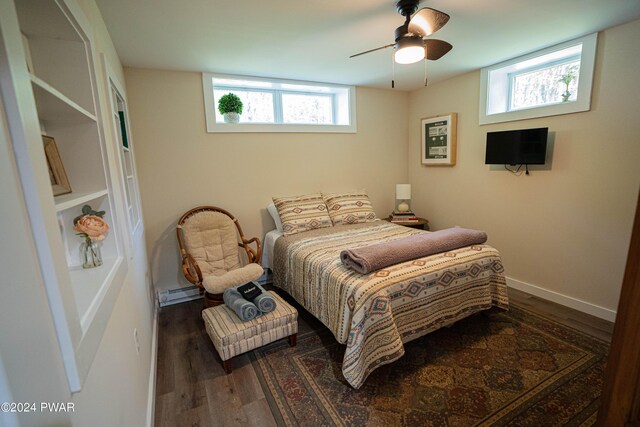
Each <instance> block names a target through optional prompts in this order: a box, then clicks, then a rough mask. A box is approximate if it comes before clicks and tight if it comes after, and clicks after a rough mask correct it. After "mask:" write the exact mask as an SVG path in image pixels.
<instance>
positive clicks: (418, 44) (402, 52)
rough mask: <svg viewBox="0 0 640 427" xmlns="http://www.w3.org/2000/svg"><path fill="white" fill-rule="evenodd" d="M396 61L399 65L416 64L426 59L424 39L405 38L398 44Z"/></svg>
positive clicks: (395, 55)
mask: <svg viewBox="0 0 640 427" xmlns="http://www.w3.org/2000/svg"><path fill="white" fill-rule="evenodd" d="M395 48H396V52H395V54H394V59H395V61H396V62H397V63H398V64H414V63H416V62H418V61H422V60H423V59H424V44H423V42H422V37H403V38H401V39H399V40H398V41H397V42H396V46H395Z"/></svg>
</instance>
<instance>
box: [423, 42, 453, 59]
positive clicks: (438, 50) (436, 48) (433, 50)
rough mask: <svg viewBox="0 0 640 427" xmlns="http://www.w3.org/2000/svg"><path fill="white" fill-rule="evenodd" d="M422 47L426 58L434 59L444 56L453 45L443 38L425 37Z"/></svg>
mask: <svg viewBox="0 0 640 427" xmlns="http://www.w3.org/2000/svg"><path fill="white" fill-rule="evenodd" d="M424 47H425V49H426V50H427V59H429V60H431V61H435V60H437V59H440V58H442V57H443V56H445V55H446V54H447V53H448V52H449V51H450V50H451V49H453V46H452V45H451V44H450V43H447V42H445V41H443V40H436V39H427V40H425V41H424Z"/></svg>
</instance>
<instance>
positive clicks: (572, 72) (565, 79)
mask: <svg viewBox="0 0 640 427" xmlns="http://www.w3.org/2000/svg"><path fill="white" fill-rule="evenodd" d="M576 71H577V70H576V67H575V66H573V67H570V68H569V70H568V71H567V74H565V75H563V76H561V77H560V80H558V81H559V82H561V83H564V85H565V91H564V93H563V94H562V102H568V101H569V97H570V96H571V92H569V85H570V84H571V82H572V81H574V80H575V78H576Z"/></svg>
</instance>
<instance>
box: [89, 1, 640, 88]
mask: <svg viewBox="0 0 640 427" xmlns="http://www.w3.org/2000/svg"><path fill="white" fill-rule="evenodd" d="M97 3H98V6H99V8H100V10H101V12H102V16H103V17H104V20H105V22H106V24H107V28H108V30H109V33H110V34H111V38H112V39H113V42H114V44H115V46H116V49H117V51H118V55H119V56H120V59H121V61H122V63H123V65H125V66H130V67H140V68H156V69H172V70H191V71H213V72H219V73H227V74H241V75H250V76H263V77H280V78H288V79H297V80H308V81H318V82H327V83H344V84H353V85H361V86H373V87H381V88H390V84H391V65H392V61H391V55H392V52H393V49H391V48H389V49H385V50H381V51H377V52H373V53H370V54H367V55H363V56H361V57H358V58H353V59H349V55H352V54H354V53H358V52H361V51H364V50H368V49H372V48H375V47H378V46H382V45H385V44H389V43H393V31H394V30H395V28H396V27H398V26H400V25H401V24H402V23H403V17H402V16H400V15H399V14H398V13H397V12H396V8H395V1H394V0H341V1H338V0H267V1H264V0H263V1H258V0H256V1H239V0H236V1H232V0H188V1H175V0H136V1H131V0H97ZM425 6H428V7H432V8H434V9H438V10H441V11H443V12H445V13H448V14H449V15H451V19H450V21H449V23H448V24H447V25H446V26H445V27H444V28H442V29H441V30H440V31H438V32H437V33H436V34H434V35H432V36H431V37H430V38H438V39H442V40H446V41H448V42H449V43H451V44H453V50H452V51H451V52H449V53H448V54H447V55H445V56H444V57H442V58H441V59H440V60H438V61H433V62H432V61H429V62H428V75H429V82H430V83H433V82H436V81H438V80H443V79H445V78H449V77H451V76H453V75H456V74H461V73H464V72H467V71H470V70H474V69H478V68H482V67H484V66H487V65H491V64H495V63H497V62H501V61H503V60H506V59H509V58H512V57H514V56H518V55H520V54H523V53H527V52H530V51H533V50H537V49H539V48H543V47H546V46H550V45H553V44H556V43H560V42H562V41H565V40H570V39H573V38H576V37H578V36H581V35H584V34H589V33H592V32H595V31H599V30H603V29H605V28H609V27H612V26H615V25H619V24H622V23H625V22H630V21H633V20H636V19H639V18H640V0H427V1H423V2H422V3H421V7H425ZM395 73H396V75H395V80H396V89H399V90H413V89H417V88H420V87H421V86H422V85H423V74H424V69H423V64H422V63H417V64H412V65H396V67H395Z"/></svg>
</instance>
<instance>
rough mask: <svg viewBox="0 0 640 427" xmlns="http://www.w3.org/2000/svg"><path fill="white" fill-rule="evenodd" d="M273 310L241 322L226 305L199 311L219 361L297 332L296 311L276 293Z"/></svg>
mask: <svg viewBox="0 0 640 427" xmlns="http://www.w3.org/2000/svg"><path fill="white" fill-rule="evenodd" d="M269 293H270V294H271V296H272V297H273V299H275V300H276V309H275V310H273V311H272V312H270V313H266V314H263V315H262V316H260V317H256V318H255V319H252V320H249V321H247V322H243V321H242V320H240V318H239V317H238V316H237V315H236V314H235V313H234V312H233V311H232V310H231V309H230V308H229V307H227V306H226V305H218V306H216V307H211V308H207V309H206V310H203V311H202V318H203V320H204V324H205V328H206V329H207V333H208V334H209V337H210V338H211V341H213V345H214V347H215V348H216V350H217V351H218V354H219V355H220V358H221V359H222V360H229V359H231V358H232V357H233V356H236V355H238V354H242V353H245V352H247V351H249V350H253V349H254V348H258V347H261V346H263V345H266V344H269V343H271V342H274V341H276V340H279V339H281V338H285V337H288V336H289V335H293V334H295V333H297V332H298V312H297V311H296V309H295V308H293V307H291V306H290V305H289V304H287V302H286V301H285V300H283V299H282V298H281V297H280V296H279V295H278V294H276V293H275V292H271V291H269Z"/></svg>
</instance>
